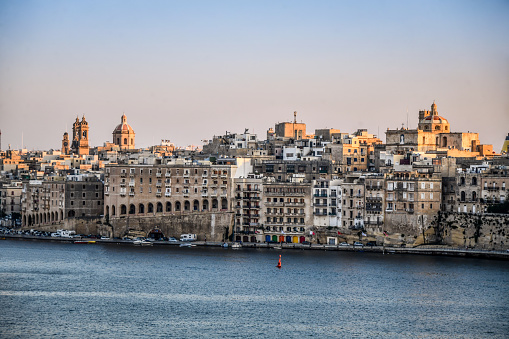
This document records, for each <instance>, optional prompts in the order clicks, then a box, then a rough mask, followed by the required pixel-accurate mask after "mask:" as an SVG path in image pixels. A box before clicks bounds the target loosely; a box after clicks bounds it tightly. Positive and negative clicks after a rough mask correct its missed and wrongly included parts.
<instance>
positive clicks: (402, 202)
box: [384, 171, 442, 233]
mask: <svg viewBox="0 0 509 339" xmlns="http://www.w3.org/2000/svg"><path fill="white" fill-rule="evenodd" d="M441 195H442V179H441V177H440V175H439V174H434V173H419V172H417V171H412V172H394V173H390V174H387V175H386V177H385V220H384V221H385V224H386V227H385V230H386V231H391V232H395V231H400V230H404V229H407V230H409V231H411V232H412V231H413V232H414V233H419V232H420V231H422V230H424V229H426V228H427V227H429V226H430V223H431V221H432V219H433V217H434V216H435V215H437V213H438V211H440V204H441V201H442V199H441ZM388 228H390V229H388ZM403 232H404V231H403Z"/></svg>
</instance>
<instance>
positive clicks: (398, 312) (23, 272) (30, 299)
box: [0, 240, 509, 338]
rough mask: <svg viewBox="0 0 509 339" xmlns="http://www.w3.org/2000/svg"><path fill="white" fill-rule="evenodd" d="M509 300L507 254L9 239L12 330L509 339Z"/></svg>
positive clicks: (4, 254)
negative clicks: (484, 255) (502, 258)
mask: <svg viewBox="0 0 509 339" xmlns="http://www.w3.org/2000/svg"><path fill="white" fill-rule="evenodd" d="M279 254H282V263H283V268H282V269H281V270H279V269H277V268H276V267H275V266H276V264H277V260H278V258H279ZM508 301H509V263H508V262H504V261H489V260H481V259H465V258H446V257H428V256H411V255H385V256H383V255H380V254H371V253H358V252H357V253H350V252H320V251H302V250H300V251H276V250H266V249H264V250H261V249H259V250H255V249H241V250H231V249H229V250H225V249H220V248H199V247H194V248H178V247H177V248H175V247H156V246H155V247H150V248H146V247H131V246H126V245H99V244H95V245H75V244H61V243H45V242H28V241H11V240H6V241H0V337H2V338H16V337H20V338H33V337H51V338H63V337H75V338H83V337H91V338H129V337H156V338H157V337H160V338H163V337H164V338H168V337H174V338H186V337H208V338H224V337H229V338H260V337H268V338H274V337H286V338H303V337H317V338H331V337H337V338H345V337H347V338H350V337H385V338H387V337H393V338H400V337H417V338H486V337H489V338H507V337H509V322H508V319H509V302H508Z"/></svg>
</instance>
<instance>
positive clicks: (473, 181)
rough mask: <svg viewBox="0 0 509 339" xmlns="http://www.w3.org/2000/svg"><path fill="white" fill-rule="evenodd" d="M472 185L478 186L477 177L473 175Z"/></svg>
mask: <svg viewBox="0 0 509 339" xmlns="http://www.w3.org/2000/svg"><path fill="white" fill-rule="evenodd" d="M472 186H477V177H472Z"/></svg>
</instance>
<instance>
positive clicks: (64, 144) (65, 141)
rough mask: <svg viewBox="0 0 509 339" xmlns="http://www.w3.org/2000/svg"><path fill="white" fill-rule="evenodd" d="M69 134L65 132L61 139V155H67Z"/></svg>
mask: <svg viewBox="0 0 509 339" xmlns="http://www.w3.org/2000/svg"><path fill="white" fill-rule="evenodd" d="M69 146H70V145H69V133H67V132H65V133H64V137H63V138H62V154H65V155H69Z"/></svg>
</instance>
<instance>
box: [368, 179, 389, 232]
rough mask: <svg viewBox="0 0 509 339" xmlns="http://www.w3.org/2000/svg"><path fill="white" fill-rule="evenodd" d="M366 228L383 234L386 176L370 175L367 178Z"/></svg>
mask: <svg viewBox="0 0 509 339" xmlns="http://www.w3.org/2000/svg"><path fill="white" fill-rule="evenodd" d="M364 183H365V206H366V214H365V219H364V227H365V228H366V229H369V230H370V231H371V232H375V231H376V232H381V231H382V228H383V225H384V206H385V200H384V197H385V176H384V175H383V174H381V173H370V174H368V175H366V176H365V179H364Z"/></svg>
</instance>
